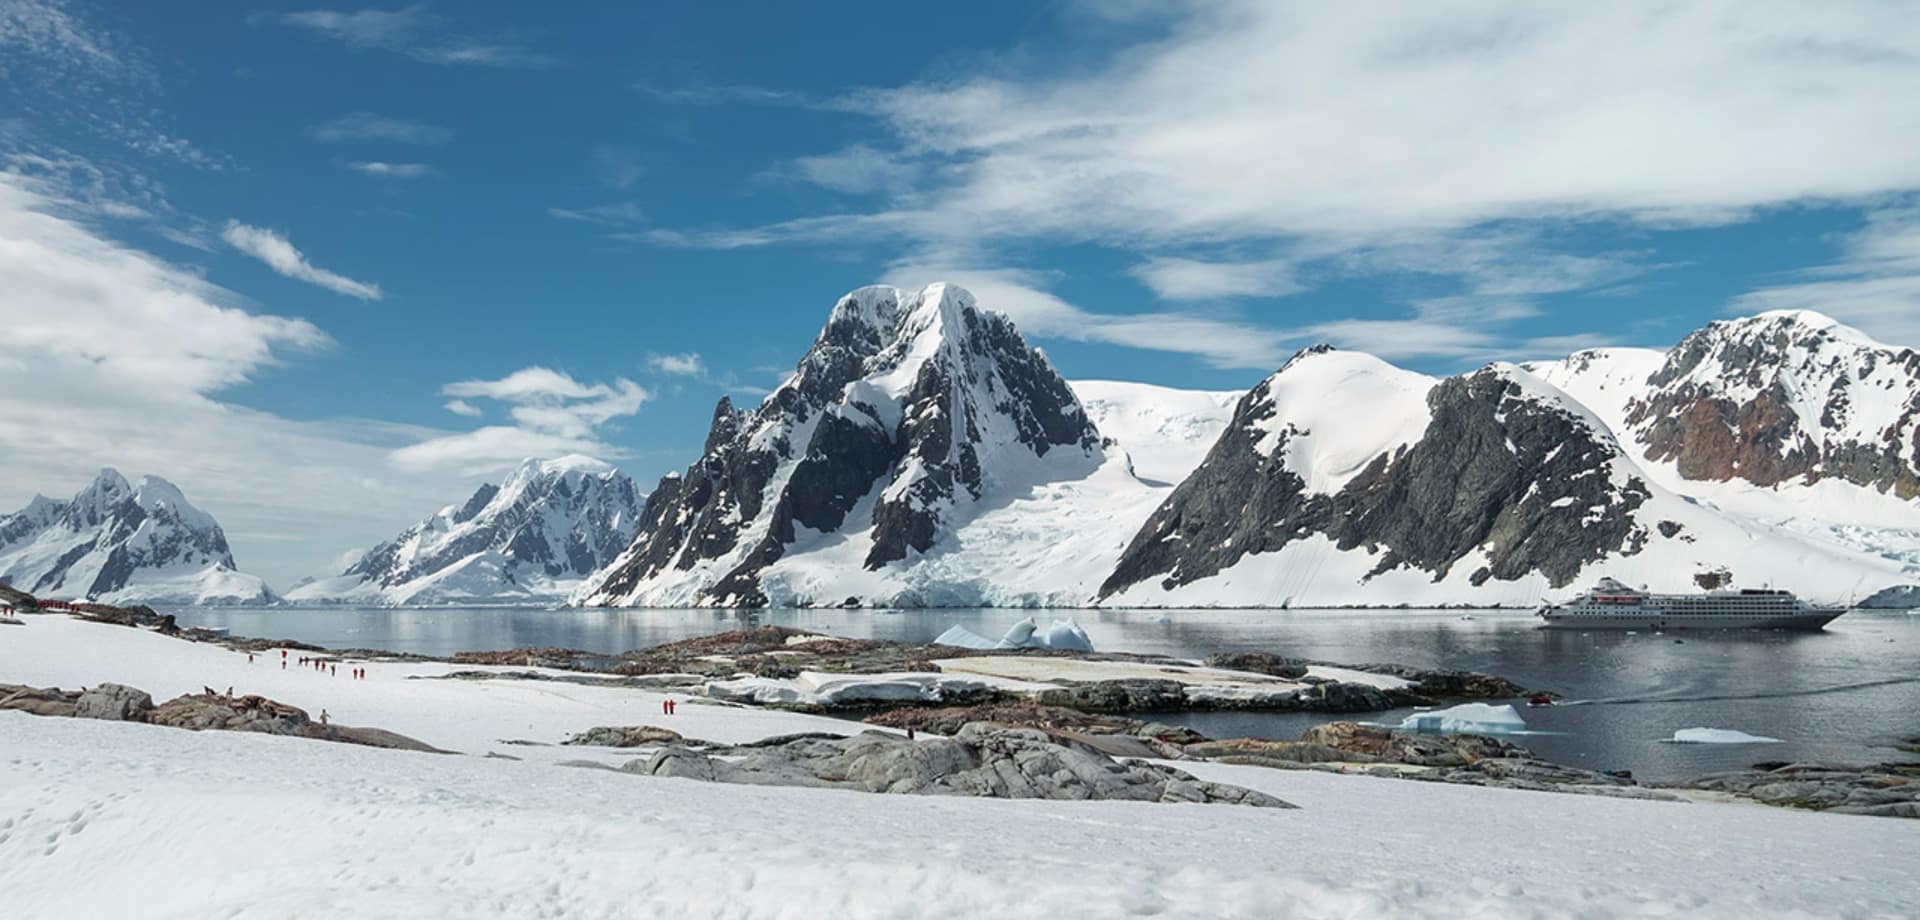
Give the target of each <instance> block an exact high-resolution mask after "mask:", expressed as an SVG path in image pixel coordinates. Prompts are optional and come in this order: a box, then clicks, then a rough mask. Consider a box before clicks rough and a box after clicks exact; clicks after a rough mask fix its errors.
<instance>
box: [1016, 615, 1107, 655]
mask: <svg viewBox="0 0 1920 920" xmlns="http://www.w3.org/2000/svg"><path fill="white" fill-rule="evenodd" d="M999 647H1000V648H1051V649H1063V650H1066V651H1073V652H1091V651H1093V640H1092V639H1089V638H1087V631H1086V630H1084V629H1081V628H1080V624H1079V623H1076V622H1074V621H1073V620H1071V619H1066V620H1054V621H1053V622H1052V623H1049V624H1047V628H1046V629H1044V630H1043V629H1041V628H1040V624H1038V623H1035V622H1034V621H1033V618H1032V617H1028V618H1026V619H1024V620H1021V621H1020V622H1018V623H1015V624H1013V628H1012V629H1009V630H1007V635H1006V637H1005V638H1002V639H1001V640H1000V645H999Z"/></svg>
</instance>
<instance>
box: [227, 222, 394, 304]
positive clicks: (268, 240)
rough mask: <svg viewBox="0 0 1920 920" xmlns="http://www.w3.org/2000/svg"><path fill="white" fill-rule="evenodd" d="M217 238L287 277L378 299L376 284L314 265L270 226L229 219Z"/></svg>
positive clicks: (335, 291) (378, 291) (328, 288)
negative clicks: (251, 224)
mask: <svg viewBox="0 0 1920 920" xmlns="http://www.w3.org/2000/svg"><path fill="white" fill-rule="evenodd" d="M220 238H221V239H223V240H226V241H227V245H229V246H232V247H233V248H235V249H238V250H240V251H241V252H244V253H246V254H247V255H250V256H252V257H254V258H256V259H259V260H260V261H262V262H265V263H266V264H267V267H268V268H271V269H273V270H274V271H276V272H279V273H280V274H282V275H285V276H287V277H289V278H293V279H295V280H298V281H305V282H307V283H309V284H317V285H319V286H321V287H323V288H326V289H327V290H330V291H333V292H334V293H337V294H344V295H346V296H348V297H357V298H359V299H361V300H379V299H380V286H379V285H377V284H370V283H367V282H365V281H355V280H353V279H352V278H349V277H347V276H345V275H340V274H335V273H334V272H330V271H327V270H326V269H324V268H318V267H315V266H314V265H312V264H311V263H309V262H308V261H307V257H306V256H304V255H302V254H301V253H300V250H298V249H295V248H294V247H293V244H292V243H290V242H287V238H286V237H284V236H281V235H280V234H278V233H275V232H273V231H272V230H267V229H264V228H261V227H254V226H250V225H247V224H243V223H241V222H239V221H237V220H230V221H227V226H226V227H225V228H224V229H222V230H221V231H220Z"/></svg>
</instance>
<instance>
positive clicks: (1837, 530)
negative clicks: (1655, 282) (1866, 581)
mask: <svg viewBox="0 0 1920 920" xmlns="http://www.w3.org/2000/svg"><path fill="white" fill-rule="evenodd" d="M1528 367H1529V368H1530V369H1532V370H1533V371H1534V372H1536V373H1538V374H1540V375H1541V376H1542V377H1544V378H1546V379H1548V380H1550V381H1552V382H1553V383H1554V384H1555V385H1557V386H1559V387H1561V388H1562V389H1564V390H1566V391H1567V392H1568V393H1569V394H1571V395H1573V396H1574V397H1575V398H1577V399H1579V400H1580V401H1581V402H1582V403H1584V404H1585V405H1587V406H1588V407H1590V408H1591V409H1592V410H1593V411H1594V413H1595V414H1597V415H1599V416H1600V417H1601V418H1602V419H1604V420H1605V421H1606V422H1607V424H1608V425H1609V426H1611V427H1612V428H1613V429H1614V431H1615V432H1616V433H1617V434H1618V436H1619V438H1620V441H1621V443H1622V445H1623V446H1625V447H1626V449H1627V450H1628V452H1629V453H1631V454H1632V455H1633V456H1634V459H1635V460H1636V461H1638V462H1639V464H1640V466H1641V467H1642V468H1643V469H1644V470H1645V471H1646V473H1647V475H1648V476H1649V478H1651V479H1653V480H1654V481H1656V482H1659V483H1660V484H1662V485H1664V486H1666V487H1667V488H1668V489H1670V490H1672V491H1675V492H1677V493H1680V494H1683V495H1686V496H1687V497H1689V498H1691V499H1693V500H1694V501H1696V502H1698V503H1700V504H1702V505H1704V506H1707V507H1711V508H1713V509H1715V510H1717V511H1719V512H1720V513H1722V514H1724V515H1727V516H1729V517H1733V518H1736V519H1741V520H1745V521H1749V522H1754V523H1758V524H1763V525H1767V526H1771V527H1776V528H1781V529H1786V530H1790V531H1793V532H1796V533H1799V534H1801V535H1803V536H1805V537H1807V538H1808V539H1811V540H1815V541H1819V542H1823V543H1828V544H1832V545H1835V546H1839V547H1842V548H1845V549H1847V550H1849V551H1851V552H1855V553H1860V554H1865V555H1868V556H1873V557H1878V558H1881V559H1885V560H1889V561H1893V562H1897V563H1900V564H1901V565H1902V566H1904V567H1906V568H1907V569H1908V571H1910V572H1913V571H1920V490H1917V489H1916V483H1917V482H1920V354H1916V352H1915V351H1914V350H1913V349H1911V348H1900V347H1895V346H1890V345H1885V344H1882V343H1880V342H1877V341H1874V340H1873V339H1872V338H1870V337H1868V336H1867V335H1865V334H1864V333H1861V332H1860V331H1859V330H1856V329H1852V328H1849V327H1847V326H1844V325H1841V324H1839V323H1837V322H1835V321H1833V320H1832V319H1830V318H1828V317H1826V316H1822V315H1821V314H1818V313H1813V312H1810V311H1804V310H1791V311H1774V312H1769V313H1762V314H1759V315H1757V316H1752V317H1746V318H1742V319H1735V320H1727V321H1724V322H1717V323H1712V324H1710V325H1708V326H1707V327H1705V328H1703V329H1701V330H1699V331H1698V332H1695V333H1693V334H1692V335H1689V336H1688V337H1687V338H1686V339H1685V340H1683V341H1682V342H1681V343H1680V345H1679V346H1678V347H1676V348H1674V349H1673V350H1672V351H1664V352H1663V351H1659V350H1655V349H1640V348H1609V349H1595V350H1590V351H1582V352H1577V353H1575V354H1574V355H1572V356H1570V357H1568V358H1566V359H1565V360H1562V361H1554V362H1541V363H1538V364H1533V365H1528ZM1916 582H1920V578H1914V577H1909V578H1907V579H1906V581H1905V583H1907V584H1913V583H1916Z"/></svg>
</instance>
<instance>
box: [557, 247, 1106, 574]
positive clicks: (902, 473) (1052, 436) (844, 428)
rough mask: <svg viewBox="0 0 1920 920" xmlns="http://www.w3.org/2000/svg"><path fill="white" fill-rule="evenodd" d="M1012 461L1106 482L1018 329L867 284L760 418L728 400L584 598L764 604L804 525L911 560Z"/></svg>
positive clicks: (1060, 390)
mask: <svg viewBox="0 0 1920 920" xmlns="http://www.w3.org/2000/svg"><path fill="white" fill-rule="evenodd" d="M1005 450H1018V451H1022V452H1025V453H1027V454H1030V455H1032V456H1034V457H1049V456H1053V455H1054V452H1056V451H1068V452H1071V453H1073V454H1077V455H1080V456H1083V457H1085V458H1086V462H1087V468H1088V469H1091V468H1092V466H1093V465H1094V464H1096V463H1097V462H1098V460H1099V457H1100V450H1101V443H1100V439H1099V436H1098V434H1097V433H1096V432H1095V431H1094V428H1093V425H1092V423H1091V422H1090V421H1089V420H1088V418H1087V415H1086V412H1085V411H1084V410H1083V409H1082V408H1081V406H1080V404H1079V401H1078V399H1077V398H1076V397H1075V396H1074V395H1073V392H1072V390H1070V389H1069V388H1068V387H1067V384H1066V382H1065V381H1064V380H1062V379H1061V378H1060V376H1059V374H1057V373H1056V372H1055V371H1054V370H1053V368H1052V366H1051V365H1050V364H1049V363H1048V362H1047V360H1046V358H1045V357H1044V356H1043V355H1041V354H1040V353H1039V352H1038V351H1035V350H1034V349H1032V348H1030V347H1028V346H1027V344H1026V342H1025V341H1024V340H1023V339H1021V337H1020V334H1019V332H1018V331H1016V330H1015V329H1014V327H1013V324H1012V323H1011V322H1009V321H1008V320H1007V319H1006V318H1005V317H1003V316H1000V315H999V314H996V313H992V312H989V311H986V310H982V309H980V308H978V307H977V306H975V304H974V302H973V298H972V296H971V295H969V294H967V293H966V292H964V291H961V290H959V289H957V288H952V287H947V286H941V285H936V286H934V287H931V288H928V289H926V290H924V291H921V292H918V293H912V292H906V291H899V290H895V289H892V288H863V289H861V290H859V291H855V292H853V293H852V294H849V295H847V296H846V297H844V298H842V299H841V301H840V302H839V304H837V305H836V306H835V307H834V310H833V313H832V315H831V316H830V317H829V318H828V321H827V325H826V327H825V328H824V329H822V330H821V332H820V335H819V337H818V338H817V339H815V341H814V343H813V347H812V348H811V349H809V350H808V352H807V354H806V356H805V357H804V358H802V359H801V361H800V364H799V366H798V367H797V368H796V369H795V371H794V374H793V376H792V377H791V378H789V379H788V380H787V382H786V383H784V384H782V385H781V387H780V388H779V389H778V390H775V391H774V392H773V394H772V395H770V396H768V397H767V398H766V400H765V401H763V402H762V403H761V404H760V406H759V407H758V408H756V409H754V410H752V411H751V412H744V413H743V412H740V411H738V410H736V409H735V408H734V407H733V405H732V403H730V402H728V401H726V400H724V399H723V400H722V401H721V403H720V405H719V406H718V407H717V408H716V410H715V412H714V418H713V423H712V425H711V427H710V429H709V433H708V436H707V441H706V448H705V450H704V451H703V453H702V456H701V457H700V459H699V460H698V461H696V462H695V463H693V464H692V465H691V466H689V467H687V469H686V470H685V471H684V472H682V473H679V474H674V475H670V476H669V477H667V478H666V479H663V480H662V481H661V483H660V486H659V488H657V489H656V490H655V491H654V493H653V495H652V496H651V497H649V499H648V501H647V507H646V509H645V510H644V511H643V513H642V515H641V526H640V530H639V533H638V535H637V536H636V538H635V539H634V541H633V544H632V545H631V546H630V547H629V548H628V550H627V551H626V553H624V554H623V555H622V556H621V558H620V559H619V561H618V562H617V563H616V564H615V565H614V566H613V567H611V569H610V570H609V571H608V573H607V576H606V578H605V579H604V581H603V583H602V584H601V585H600V586H599V588H598V589H597V590H596V591H594V592H592V594H591V595H590V596H589V597H588V599H587V600H588V602H589V603H597V604H648V603H661V602H668V603H695V604H702V605H713V606H760V605H764V604H766V603H768V598H767V596H766V594H765V591H764V590H763V587H762V585H761V582H760V575H761V573H762V572H763V571H764V570H765V569H766V568H767V566H769V565H771V564H773V563H774V562H775V561H777V560H779V559H780V558H782V557H783V556H784V555H785V554H786V552H787V548H788V547H789V546H790V545H792V544H793V543H794V542H795V540H796V539H797V538H798V537H799V536H800V530H801V528H804V529H805V530H807V531H811V532H818V533H848V532H850V531H865V532H866V533H867V535H868V536H869V537H870V539H871V548H870V549H869V550H868V552H867V554H866V557H865V559H864V560H863V561H864V564H865V566H866V567H867V568H869V569H877V568H880V567H883V566H886V565H889V564H892V563H897V562H901V561H903V560H909V558H910V557H911V556H913V555H914V554H917V553H924V552H928V551H929V550H931V549H933V548H934V547H935V545H936V544H937V543H938V542H939V540H940V535H941V533H942V528H943V527H944V526H947V525H948V524H950V523H953V522H954V521H956V520H961V519H964V517H965V516H966V515H967V514H968V508H969V507H970V506H971V505H972V504H973V503H974V502H977V501H979V500H980V499H981V498H982V496H983V495H985V493H986V489H987V486H988V483H989V480H990V477H991V475H992V471H991V470H990V469H988V468H987V467H986V466H985V461H983V458H984V457H988V456H993V455H996V452H999V451H1005ZM835 600H837V598H835Z"/></svg>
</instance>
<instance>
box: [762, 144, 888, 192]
mask: <svg viewBox="0 0 1920 920" xmlns="http://www.w3.org/2000/svg"><path fill="white" fill-rule="evenodd" d="M922 171H923V168H922V167H921V166H920V164H918V163H915V162H913V161H911V160H909V159H905V158H902V157H900V156H896V155H894V154H889V153H884V152H882V151H879V150H876V149H874V148H872V147H869V146H867V145H865V144H855V145H853V146H851V147H848V148H846V149H844V150H841V151H838V152H836V153H829V154H824V155H821V156H811V157H800V158H798V159H795V160H793V161H792V162H790V163H787V164H786V165H785V166H783V167H780V168H776V169H774V170H772V171H770V172H769V173H768V175H770V176H772V177H776V178H782V177H784V178H792V179H798V180H800V181H802V182H810V183H812V184H814V185H818V186H821V187H822V188H828V189H832V190H834V191H836V192H846V193H847V194H850V195H864V194H870V193H873V192H901V191H905V190H906V189H908V188H910V187H911V186H912V185H913V182H914V181H915V180H916V179H918V178H919V177H920V174H921V173H922Z"/></svg>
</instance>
